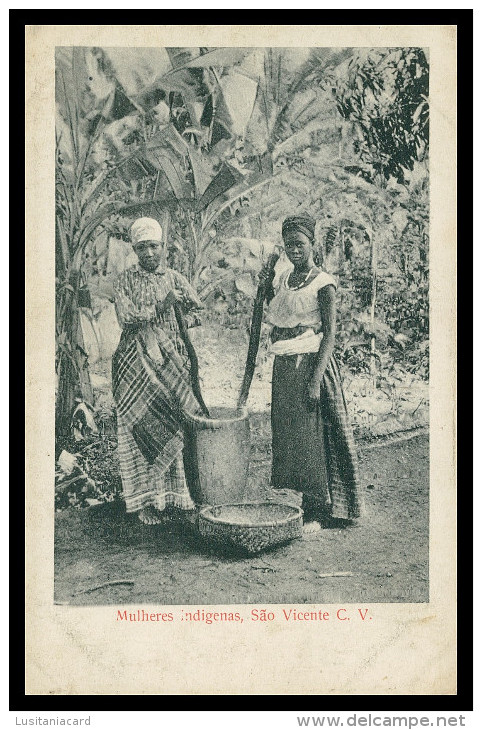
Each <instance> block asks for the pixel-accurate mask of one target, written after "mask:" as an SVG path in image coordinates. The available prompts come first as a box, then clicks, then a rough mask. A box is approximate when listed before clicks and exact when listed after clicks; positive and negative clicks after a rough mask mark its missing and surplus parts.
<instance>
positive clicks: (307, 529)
mask: <svg viewBox="0 0 482 730" xmlns="http://www.w3.org/2000/svg"><path fill="white" fill-rule="evenodd" d="M320 532H321V525H320V523H319V522H316V521H313V522H307V523H306V524H305V525H303V537H315V536H316V535H318V534H319V533H320Z"/></svg>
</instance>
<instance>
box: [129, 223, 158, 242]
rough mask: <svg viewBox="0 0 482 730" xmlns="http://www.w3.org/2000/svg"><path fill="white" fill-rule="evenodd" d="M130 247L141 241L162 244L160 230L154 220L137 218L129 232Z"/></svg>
mask: <svg viewBox="0 0 482 730" xmlns="http://www.w3.org/2000/svg"><path fill="white" fill-rule="evenodd" d="M130 234H131V241H132V245H133V246H135V245H136V243H140V242H141V241H159V242H162V228H161V226H160V225H159V223H158V222H157V221H156V220H155V219H154V218H138V219H137V220H136V221H134V223H133V224H132V226H131V230H130Z"/></svg>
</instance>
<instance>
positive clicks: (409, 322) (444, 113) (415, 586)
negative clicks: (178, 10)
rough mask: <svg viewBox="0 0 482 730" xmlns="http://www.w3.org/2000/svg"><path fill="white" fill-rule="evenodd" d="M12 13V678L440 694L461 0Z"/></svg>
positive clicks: (447, 679)
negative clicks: (237, 17)
mask: <svg viewBox="0 0 482 730" xmlns="http://www.w3.org/2000/svg"><path fill="white" fill-rule="evenodd" d="M26 39H27V41H28V43H27V79H26V80H27V85H26V99H27V109H28V113H27V139H26V146H27V160H30V161H31V164H28V165H27V187H26V190H27V199H28V201H29V205H28V206H27V352H28V353H30V356H29V358H28V359H27V360H28V365H27V393H28V398H29V411H28V412H29V425H28V433H27V449H28V451H29V454H30V456H29V459H28V462H27V464H28V465H27V477H28V479H27V484H28V486H27V492H26V506H27V534H26V537H27V539H26V576H27V597H26V603H27V619H28V623H27V634H28V636H27V648H28V653H27V668H28V673H27V686H28V688H29V690H28V691H30V692H31V693H33V694H54V695H65V694H67V695H68V694H73V695H81V694H115V695H123V694H126V695H129V694H146V695H147V694H154V695H156V694H174V695H176V694H193V695H196V694H208V695H209V694H232V695H241V694H248V695H249V694H258V693H266V694H278V695H285V694H304V695H319V694H323V693H325V694H327V695H350V694H358V695H367V694H368V695H370V694H379V695H390V694H392V695H402V694H403V693H407V694H409V695H412V694H413V695H416V694H423V693H426V694H447V695H450V694H453V693H455V692H456V671H455V670H456V640H455V616H456V590H455V586H456V582H455V559H456V558H455V556H456V530H457V517H456V514H457V511H456V500H455V497H456V491H455V483H456V482H455V421H454V416H453V414H454V412H455V411H454V408H455V373H456V370H455V359H454V358H455V352H456V339H455V313H456V307H455V270H456V260H455V243H456V185H455V182H456V176H455V173H456V164H455V160H456V156H455V139H456V131H455V130H456V115H455V89H456V77H457V68H456V63H455V61H456V46H457V27H456V26H452V25H447V26H445V25H440V26H436V25H433V26H429V25H428V26H424V25H421V24H420V25H400V26H395V25H393V26H388V25H380V26H378V25H377V26H375V25H373V26H372V25H366V26H349V25H346V26H343V25H342V26H328V25H327V26H323V25H319V26H301V25H300V26H282V25H279V26H278V25H269V26H243V25H239V26H234V25H233V26H221V25H219V26H215V25H213V26H207V25H206V26H204V25H201V26H181V25H173V26H140V25H139V26H120V25H119V26H117V25H113V26H112V27H110V26H105V25H98V26H40V25H39V26H29V27H27V31H26ZM39 190H40V191H42V195H38V191H39ZM188 675H189V676H188Z"/></svg>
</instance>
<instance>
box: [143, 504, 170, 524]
mask: <svg viewBox="0 0 482 730" xmlns="http://www.w3.org/2000/svg"><path fill="white" fill-rule="evenodd" d="M138 516H139V519H140V521H141V522H143V523H144V525H160V524H161V522H163V521H164V518H163V514H162V512H159V510H158V509H156V508H155V507H153V506H152V505H149V507H145V508H144V509H141V511H140V512H139V515H138Z"/></svg>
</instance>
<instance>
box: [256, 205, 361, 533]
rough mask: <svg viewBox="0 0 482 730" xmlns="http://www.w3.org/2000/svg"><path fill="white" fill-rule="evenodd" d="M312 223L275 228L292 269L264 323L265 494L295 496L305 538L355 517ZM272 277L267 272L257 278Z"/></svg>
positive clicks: (274, 286)
mask: <svg viewBox="0 0 482 730" xmlns="http://www.w3.org/2000/svg"><path fill="white" fill-rule="evenodd" d="M314 231H315V221H314V220H313V219H312V218H310V217H308V216H291V217H290V218H287V219H286V220H285V221H284V223H283V229H282V235H283V241H284V246H285V252H286V256H287V258H288V259H289V261H290V262H291V263H292V264H293V267H292V268H291V267H290V268H289V269H288V270H287V271H284V272H282V273H281V275H280V276H279V277H276V278H274V280H273V279H272V282H271V287H268V301H269V306H268V310H267V320H268V322H269V323H270V325H271V326H272V330H271V345H270V351H271V352H272V353H274V354H275V359H274V366H273V381H272V402H271V426H272V445H273V467H272V486H273V487H274V488H275V489H294V490H297V491H299V492H302V494H303V509H304V514H305V533H308V534H311V533H314V532H317V531H319V530H320V527H321V525H323V524H325V525H326V524H328V523H329V522H330V521H333V520H343V521H346V522H349V521H351V520H353V519H356V518H357V517H360V516H361V514H362V513H363V503H362V495H361V491H360V486H359V482H358V468H357V457H356V449H355V444H354V439H353V434H352V429H351V424H350V420H349V417H348V414H347V408H346V403H345V398H344V395H343V389H342V384H341V379H340V373H339V369H338V365H337V362H336V360H335V357H334V354H333V348H334V342H335V326H336V310H335V291H336V282H335V280H334V279H333V277H332V276H330V275H329V274H327V273H326V272H324V271H322V270H321V269H320V268H319V267H317V266H316V265H315V263H314V260H313V241H314ZM270 276H271V277H272V276H273V275H272V274H270V273H269V271H268V270H267V269H263V271H262V272H261V278H264V279H268V280H269V277H270Z"/></svg>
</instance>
